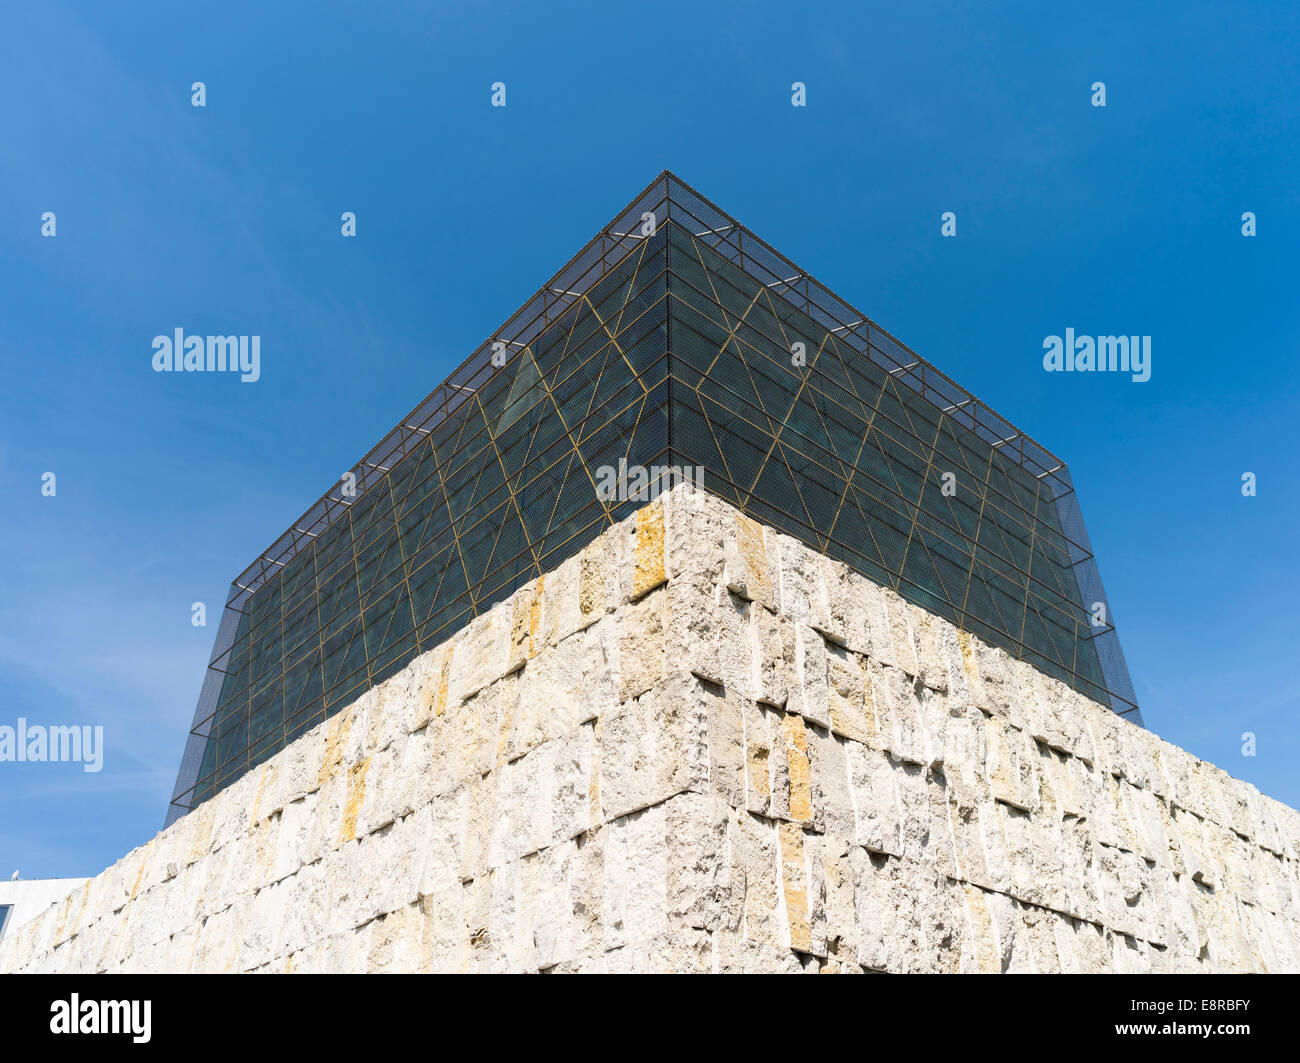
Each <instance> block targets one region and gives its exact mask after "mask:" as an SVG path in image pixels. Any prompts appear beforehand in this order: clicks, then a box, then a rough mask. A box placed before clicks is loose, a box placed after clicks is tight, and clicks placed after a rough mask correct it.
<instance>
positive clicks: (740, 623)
mask: <svg viewBox="0 0 1300 1063" xmlns="http://www.w3.org/2000/svg"><path fill="white" fill-rule="evenodd" d="M1298 858H1300V815H1297V813H1296V812H1295V811H1293V810H1292V809H1290V808H1287V807H1286V806H1284V805H1281V804H1279V803H1278V802H1276V801H1273V800H1271V799H1269V798H1267V797H1263V796H1261V795H1260V793H1259V792H1258V791H1257V790H1256V789H1255V788H1254V787H1252V786H1250V785H1248V784H1246V783H1242V782H1239V781H1237V780H1235V779H1233V778H1231V777H1229V776H1228V775H1227V774H1225V773H1224V772H1222V771H1220V770H1219V769H1218V768H1216V767H1214V766H1213V765H1211V764H1207V763H1205V762H1203V761H1199V760H1197V759H1196V758H1195V757H1193V756H1191V755H1189V754H1187V753H1185V752H1184V751H1183V750H1181V749H1178V748H1177V747H1175V746H1172V745H1170V744H1169V743H1167V742H1163V741H1161V740H1160V739H1159V738H1157V737H1155V736H1154V735H1152V734H1150V733H1149V732H1147V731H1144V730H1142V729H1140V728H1138V727H1135V726H1133V725H1130V724H1128V723H1126V722H1125V721H1124V720H1122V719H1120V718H1118V717H1116V716H1114V715H1113V714H1111V713H1110V712H1108V711H1107V710H1105V709H1103V708H1101V707H1100V706H1098V705H1096V704H1095V703H1093V702H1090V701H1088V700H1087V699H1086V698H1084V697H1082V696H1081V695H1079V694H1077V693H1075V692H1074V691H1072V690H1071V689H1069V688H1068V687H1066V686H1064V685H1063V684H1061V683H1059V682H1057V681H1055V680H1053V679H1049V678H1047V677H1045V676H1043V675H1041V674H1039V673H1037V672H1036V671H1034V670H1033V669H1032V668H1030V667H1028V666H1026V665H1023V664H1021V663H1020V662H1018V661H1015V660H1013V659H1012V658H1010V657H1009V656H1008V655H1007V654H1006V653H1004V652H1002V651H1001V650H997V649H993V648H991V647H988V646H986V645H984V644H983V643H981V642H980V640H979V639H977V638H973V637H970V636H968V635H966V634H964V633H961V632H958V631H957V630H956V629H955V628H954V627H952V626H951V625H949V624H947V623H946V622H944V621H941V620H939V619H937V618H935V617H933V616H930V615H929V614H926V613H924V612H923V611H921V610H919V609H916V608H915V607H913V606H911V605H908V604H907V603H905V602H904V601H903V600H902V599H901V598H899V597H898V596H897V595H895V594H893V593H892V592H888V591H883V590H881V589H880V588H878V587H877V586H875V585H874V584H872V583H870V582H869V581H868V580H866V579H864V578H863V577H861V576H858V575H857V574H855V573H852V572H850V571H849V570H848V569H847V568H846V567H845V566H843V565H841V564H839V563H837V562H833V561H830V560H828V559H826V558H825V557H822V556H820V555H818V554H816V553H815V552H813V551H812V550H810V549H809V548H807V547H806V546H804V545H802V544H801V543H799V542H797V541H795V540H793V539H790V538H788V537H786V536H782V535H778V534H776V533H775V532H774V531H773V530H772V529H764V528H762V527H760V526H759V525H757V524H755V523H753V522H752V521H750V520H748V519H747V518H745V517H743V516H741V515H740V514H739V513H737V512H736V511H735V510H734V509H732V508H730V507H728V506H726V505H724V504H723V503H721V502H720V501H718V500H716V499H714V498H711V497H709V496H705V495H703V494H700V493H697V492H692V491H690V490H687V489H685V488H678V489H676V490H674V491H673V492H672V493H671V494H670V495H669V496H668V497H667V498H665V499H663V500H661V501H660V502H657V503H655V504H653V505H650V506H647V507H645V508H643V509H641V510H640V511H639V512H638V513H636V514H635V515H634V517H633V518H631V519H629V520H628V521H625V522H624V523H623V524H620V525H618V526H617V527H615V528H613V529H611V530H610V531H609V532H607V533H606V534H605V535H603V536H601V537H600V538H599V539H598V540H597V541H596V542H594V543H592V544H591V546H589V547H588V548H587V549H586V550H585V551H583V552H582V554H580V555H579V556H577V557H574V558H572V559H570V560H569V561H567V562H565V563H564V564H562V565H561V566H559V567H558V568H557V569H556V570H555V571H553V572H551V573H548V574H547V575H546V576H544V577H542V578H541V579H539V580H537V581H536V582H535V583H533V584H531V585H529V586H528V587H525V588H522V589H521V590H520V591H519V592H517V593H516V594H515V595H514V596H513V597H511V598H510V599H509V600H507V601H506V602H503V603H501V604H500V605H499V606H497V607H496V608H494V609H493V610H491V611H490V612H489V613H487V614H486V615H484V616H481V617H479V618H478V619H476V620H475V621H474V622H473V623H472V624H471V625H470V626H469V627H468V628H466V629H465V630H463V631H461V632H460V633H458V634H457V635H455V636H453V637H452V638H451V639H450V640H449V641H448V642H447V643H446V644H444V645H443V646H442V647H439V648H438V649H436V650H433V651H431V652H429V653H427V654H425V655H424V656H422V657H420V658H419V659H418V660H416V661H415V662H413V663H412V664H411V666H410V667H408V668H407V669H406V670H405V671H403V672H402V673H400V674H398V675H396V676H394V677H393V678H392V679H390V680H389V681H388V682H386V683H385V684H383V685H382V686H380V687H377V688H376V689H374V690H372V691H370V692H369V693H367V694H366V695H365V696H364V697H362V698H361V699H359V700H358V701H357V702H356V703H355V704H353V705H352V706H350V707H349V708H348V709H347V710H345V711H344V712H342V713H340V714H339V715H337V716H335V717H334V718H332V719H330V720H328V721H326V722H325V723H323V724H322V725H321V726H320V727H318V728H316V729H315V730H314V731H312V732H311V733H309V734H307V735H305V736H303V737H302V738H301V739H299V740H298V741H297V742H295V743H294V744H293V745H292V746H290V747H289V748H287V749H285V750H284V751H283V752H281V753H280V754H279V755H277V756H276V757H275V758H273V759H272V760H270V761H268V762H267V763H266V764H264V765H263V766H261V767H260V768H259V769H257V770H255V771H253V772H251V773H249V774H248V775H247V776H245V777H244V778H243V779H242V780H241V781H239V782H238V783H236V784H235V785H234V786H232V787H231V788H229V789H227V790H226V791H224V792H223V793H221V794H219V795H218V796H217V797H216V798H214V799H212V800H211V801H209V802H207V803H206V804H204V805H202V806H200V807H199V808H198V809H197V810H196V811H195V812H193V813H192V814H190V815H189V816H186V817H185V818H184V819H181V820H180V821H178V822H177V823H175V824H173V825H172V826H171V827H170V828H168V829H167V830H165V831H163V832H162V833H161V834H159V835H158V836H157V837H155V838H154V839H153V840H152V841H150V842H149V843H148V844H146V845H144V846H142V847H141V848H139V849H136V850H135V851H133V852H132V853H130V854H129V855H127V856H126V857H124V858H123V859H122V860H121V861H119V862H118V863H117V864H115V865H114V866H113V867H111V868H109V869H108V870H107V871H105V872H104V873H103V874H101V875H100V876H98V877H97V878H95V879H92V880H91V881H90V882H88V883H87V884H86V885H85V887H84V888H82V889H80V890H77V891H76V892H74V893H73V894H72V895H70V896H69V897H68V898H67V899H66V900H65V901H64V902H63V903H62V904H61V905H60V906H58V907H57V908H55V909H51V911H50V912H49V913H47V914H45V915H43V916H41V917H40V918H38V919H37V920H35V921H34V922H33V923H30V924H28V925H27V926H25V927H23V928H21V929H20V930H19V931H18V932H17V933H15V934H14V935H13V936H12V937H11V938H10V939H8V940H6V941H5V942H4V943H3V944H0V970H12V969H16V968H20V969H27V970H42V971H49V970H54V971H132V970H168V971H261V970H277V971H353V970H372V971H426V970H453V971H456V970H460V971H479V970H522V971H532V970H539V969H550V970H558V971H577V970H594V971H600V970H619V971H627V970H676V971H699V970H703V971H709V970H714V971H739V970H749V971H752V970H762V971H799V970H811V971H816V970H826V971H858V970H888V971H1022V970H1023V971H1028V970H1039V971H1057V970H1065V971H1106V970H1119V971H1168V970H1179V971H1181V970H1269V971H1277V970H1291V971H1294V970H1297V969H1300V954H1298V948H1297V940H1298V937H1300V934H1298V931H1300V880H1298V876H1297V864H1298Z"/></svg>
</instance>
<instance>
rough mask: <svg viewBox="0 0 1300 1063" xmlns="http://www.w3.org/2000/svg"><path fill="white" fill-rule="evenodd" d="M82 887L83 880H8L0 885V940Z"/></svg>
mask: <svg viewBox="0 0 1300 1063" xmlns="http://www.w3.org/2000/svg"><path fill="white" fill-rule="evenodd" d="M85 884H86V879H84V878H40V879H31V880H30V881H29V880H27V879H17V878H16V879H10V880H9V881H7V882H0V938H4V937H5V936H7V935H8V934H11V933H13V932H14V931H15V930H17V929H18V928H19V927H20V926H22V925H23V924H24V923H27V922H30V921H31V920H32V919H35V918H36V917H37V916H38V915H40V914H41V913H42V912H43V911H45V909H47V908H49V907H50V906H51V905H53V904H57V903H58V902H59V901H61V900H63V898H64V897H66V896H67V895H68V894H69V893H71V892H72V891H73V890H75V889H78V888H79V887H81V886H84V885H85Z"/></svg>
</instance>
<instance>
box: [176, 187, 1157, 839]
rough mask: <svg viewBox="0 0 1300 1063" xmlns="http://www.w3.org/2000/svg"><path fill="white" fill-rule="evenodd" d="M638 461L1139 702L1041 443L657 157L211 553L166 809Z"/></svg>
mask: <svg viewBox="0 0 1300 1063" xmlns="http://www.w3.org/2000/svg"><path fill="white" fill-rule="evenodd" d="M656 468H657V469H659V470H663V469H677V470H679V471H681V470H690V472H691V475H695V476H697V477H698V483H699V486H701V487H703V488H704V489H705V490H707V491H709V492H711V493H714V494H716V495H718V496H720V497H721V498H723V499H724V500H726V501H727V502H729V503H731V504H732V505H733V506H736V507H737V508H739V509H740V510H742V511H743V512H744V513H746V514H748V515H749V516H751V517H753V518H754V519H756V520H758V521H760V522H762V523H763V524H766V525H770V526H772V527H774V528H776V529H778V530H779V531H781V532H784V533H787V534H789V535H792V536H795V537H797V538H799V539H800V540H802V541H803V542H805V543H807V544H808V545H810V546H812V547H813V548H814V549H816V550H817V551H819V552H821V553H823V554H825V555H827V556H829V557H831V558H834V559H836V560H838V561H841V562H843V563H845V564H847V565H849V566H850V567H851V568H853V569H855V570H856V571H857V572H859V573H862V574H864V575H866V576H868V577H869V578H870V579H872V580H874V581H875V582H877V583H878V584H880V585H882V586H885V587H888V588H891V589H893V590H895V591H896V592H897V593H898V594H900V595H901V596H902V597H904V598H905V599H907V600H909V601H911V602H912V603H914V604H916V605H918V606H920V607H922V608H924V609H926V610H928V611H929V612H931V613H933V614H936V615H938V616H940V617H943V618H945V619H946V620H949V621H951V622H952V623H954V624H956V625H958V626H959V627H960V628H962V629H964V630H966V631H969V632H971V633H974V634H976V635H978V636H979V637H980V638H981V639H983V640H985V641H987V642H988V643H991V644H993V645H995V646H998V647H1001V648H1002V649H1005V650H1007V651H1008V652H1010V653H1011V654H1013V655H1014V656H1015V657H1018V658H1021V659H1023V660H1025V661H1028V662H1030V663H1032V664H1033V665H1034V667H1036V668H1037V669H1039V670H1041V671H1042V672H1045V673H1047V674H1049V675H1051V676H1054V677H1056V678H1058V679H1061V680H1062V681H1064V682H1066V683H1068V684H1069V685H1070V686H1072V687H1074V688H1075V689H1076V690H1079V691H1081V692H1082V693H1084V694H1086V695H1088V696H1089V697H1091V698H1093V699H1095V700H1097V701H1100V702H1102V703H1103V704H1105V705H1107V706H1109V707H1110V708H1111V709H1113V710H1114V711H1115V712H1117V713H1120V714H1123V715H1126V716H1127V717H1128V718H1129V719H1130V720H1134V721H1138V720H1139V717H1138V710H1137V705H1136V699H1135V697H1134V693H1133V688H1132V684H1131V682H1130V680H1129V676H1128V672H1127V669H1126V667H1125V664H1124V659H1123V655H1122V653H1121V650H1120V646H1119V641H1118V637H1117V635H1116V632H1115V628H1114V624H1113V616H1114V611H1113V609H1112V608H1111V607H1110V605H1109V603H1108V602H1107V599H1106V596H1105V593H1104V591H1103V589H1102V584H1101V580H1100V577H1099V575H1098V571H1097V566H1096V564H1095V561H1094V558H1093V554H1092V550H1091V548H1090V546H1089V542H1088V535H1087V531H1086V529H1085V527H1084V523H1083V519H1082V515H1081V511H1080V507H1079V502H1078V498H1077V495H1076V493H1075V491H1074V488H1073V485H1072V483H1071V481H1070V476H1069V472H1068V470H1067V468H1066V465H1065V463H1064V462H1063V461H1062V460H1061V459H1059V458H1057V457H1056V456H1055V455H1053V454H1052V453H1051V452H1050V451H1048V450H1047V449H1046V448H1044V447H1042V446H1041V445H1039V444H1038V443H1036V442H1034V441H1033V440H1032V439H1030V438H1028V437H1027V436H1025V435H1024V434H1023V433H1022V432H1020V431H1019V430H1017V429H1016V428H1015V427H1014V426H1013V425H1012V424H1011V423H1010V422H1009V421H1007V420H1005V419H1003V418H1002V417H1000V416H999V415H997V414H995V413H994V412H993V411H992V410H990V409H989V408H988V407H987V406H985V405H984V404H983V403H981V402H980V401H979V400H978V399H976V398H975V397H974V396H973V395H971V394H970V393H969V392H967V391H965V390H964V389H963V388H961V387H960V386H959V385H958V384H956V383H955V382H954V381H952V380H951V379H950V378H949V377H947V376H946V375H944V374H943V373H942V372H940V371H939V370H938V369H936V368H935V367H934V366H932V365H931V364H930V363H929V362H927V361H925V360H924V359H922V358H920V357H919V356H918V355H916V354H915V353H914V352H912V351H911V350H909V349H908V348H907V347H906V346H904V345H903V344H902V343H900V342H899V341H898V340H896V339H895V338H894V337H893V336H891V335H890V334H889V333H887V332H885V331H884V330H883V329H881V328H880V327H879V326H878V325H876V324H875V323H874V322H872V321H871V320H869V319H868V318H867V317H866V315H865V314H863V313H862V312H861V311H859V310H856V309H855V308H854V307H853V306H851V305H850V304H849V303H847V302H846V301H844V300H843V299H841V298H840V297H838V296H836V295H834V294H833V293H832V292H831V291H829V290H828V289H827V288H825V287H824V286H823V285H821V284H820V283H819V282H818V281H816V280H814V279H813V278H812V277H811V276H810V275H809V274H808V273H806V272H805V271H804V270H802V269H800V268H799V267H798V266H795V265H794V264H793V263H791V262H790V261H789V260H788V259H786V258H784V257H783V256H782V255H780V254H779V253H778V252H777V251H775V250H773V249H772V248H771V247H769V246H768V245H767V244H766V243H764V242H763V241H762V240H761V239H760V238H759V237H757V236H755V235H754V234H753V233H752V232H750V231H749V230H748V229H746V228H744V227H743V226H742V225H740V224H739V223H738V222H737V221H736V220H735V219H733V218H731V217H730V216H729V215H727V214H725V213H724V212H723V211H722V210H720V209H719V208H718V207H716V206H714V205H713V204H712V203H710V202H709V201H708V200H706V199H704V198H703V197H702V196H701V195H700V194H699V193H697V192H695V191H694V190H693V189H691V188H690V187H689V186H688V185H686V184H685V183H684V182H682V181H681V180H679V179H678V178H677V177H675V176H674V175H672V174H671V173H667V172H665V173H663V174H661V175H660V176H659V177H657V178H656V179H655V180H654V181H653V182H652V183H651V184H650V186H649V187H648V188H646V189H645V190H644V191H643V192H641V193H640V195H638V196H637V197H636V198H635V199H634V200H633V201H632V202H631V203H630V204H629V205H628V206H627V207H626V208H625V209H624V210H623V211H621V212H620V213H619V215H618V216H617V217H616V218H615V219H614V220H613V221H612V222H611V223H610V224H609V225H608V226H607V227H606V228H605V229H604V230H602V231H601V232H600V233H598V234H597V235H596V237H595V238H594V239H593V240H592V241H591V242H590V243H588V244H587V246H586V247H584V248H583V249H582V250H581V251H580V252H579V253H578V254H577V255H576V256H575V257H574V258H573V259H571V260H570V261H569V263H568V264H567V265H565V266H564V268H563V269H561V270H560V271H559V272H558V273H557V274H556V275H555V276H554V277H553V278H551V280H549V281H548V282H547V283H546V284H545V285H544V286H543V287H542V288H541V289H540V290H539V291H537V292H536V293H535V294H534V295H533V296H532V297H531V298H530V299H529V300H528V301H527V302H526V303H525V304H524V305H523V307H521V308H520V310H519V311H518V312H517V313H516V314H515V315H514V316H513V317H511V318H510V319H509V320H508V321H507V322H505V323H504V324H503V325H502V326H501V327H500V328H499V329H498V330H497V331H496V332H494V333H493V334H492V335H491V336H489V337H488V338H487V339H486V340H485V341H484V343H483V345H482V346H481V347H480V348H479V349H478V350H477V351H475V352H474V354H473V355H471V357H470V358H469V359H468V360H466V361H465V362H464V363H463V364H462V365H461V366H460V367H459V368H458V369H457V370H456V371H455V372H454V373H452V375H451V376H450V377H449V378H448V380H447V381H446V382H444V383H443V384H441V385H440V386H439V387H437V388H436V389H435V390H434V391H433V392H432V394H430V395H429V396H428V397H427V398H425V399H424V400H423V401H422V402H421V403H420V404H419V405H418V406H416V408H415V409H414V410H412V411H411V413H410V414H409V415H408V416H407V417H405V418H403V419H402V421H401V423H400V424H398V425H397V426H396V427H395V428H394V429H393V430H392V431H391V432H389V433H388V434H387V435H386V436H385V437H384V438H383V440H382V441H381V442H380V443H379V444H378V445H377V446H376V447H375V448H374V449H373V450H372V451H371V452H370V453H369V454H367V455H366V456H365V457H364V458H363V459H362V460H361V461H360V462H358V463H357V465H356V466H355V467H354V469H353V470H352V474H351V475H350V476H348V477H344V478H343V480H341V481H340V483H339V484H337V485H335V487H334V488H332V489H331V490H330V491H329V492H328V493H327V494H326V495H324V496H323V497H322V498H321V499H320V500H319V501H317V502H316V504H315V505H313V506H312V507H311V508H310V509H309V510H308V511H307V512H306V513H305V514H303V516H302V517H301V518H300V519H299V520H297V521H295V522H294V523H293V525H292V526H291V527H290V528H289V529H288V530H286V531H285V532H284V533H283V534H282V535H281V536H280V537H279V538H277V539H276V540H275V542H274V543H273V544H272V545H271V547H270V548H269V549H268V550H267V551H266V552H265V553H264V554H262V556H261V557H259V558H258V559H257V560H256V561H254V562H253V564H252V565H250V566H249V567H248V568H247V569H246V570H245V571H244V572H243V573H242V574H241V575H240V576H239V577H238V578H237V579H236V580H235V581H234V583H233V584H232V586H231V590H230V594H229V598H228V600H227V603H226V609H225V612H224V615H223V617H222V621H221V624H220V627H219V630H218V632H217V637H216V645H215V648H214V651H213V655H212V660H211V663H210V665H209V667H208V672H207V676H206V680H205V682H204V685H203V690H202V693H201V695H200V698H199V704H198V708H197V710H196V712H195V717H194V723H193V726H192V728H191V733H190V738H189V741H188V743H187V746H186V750H185V753H184V757H183V759H182V763H181V768H180V772H179V776H178V780H177V784H176V789H175V793H174V795H173V797H172V801H171V805H170V809H169V813H168V822H169V823H170V822H171V821H173V820H174V819H176V818H177V817H179V816H181V815H184V814H185V813H186V812H187V811H189V810H190V809H191V808H193V807H194V806H196V805H197V804H199V803H201V802H203V801H205V800H207V799H208V798H210V797H212V796H213V795H214V794H215V793H217V792H218V791H220V790H221V789H223V788H224V787H226V786H228V785H229V784H230V783H231V782H233V781H234V780H235V779H237V778H239V777H240V776H241V775H242V774H244V773H245V772H247V771H248V770H249V769H250V768H251V767H253V766H255V765H257V764H259V763H261V762H262V761H265V760H266V759H267V758H269V757H270V756H272V755H273V754H275V753H276V752H277V751H279V750H280V749H282V748H284V747H285V746H286V745H287V744H288V743H290V742H292V741H293V740H294V739H295V738H296V737H298V736H300V735H302V734H304V733H305V732H306V731H308V730H309V729H310V728H312V727H314V726H315V725H316V724H318V723H320V722H321V720H323V719H325V718H327V717H329V716H330V715H332V714H333V713H335V712H337V711H339V710H340V709H342V708H343V707H344V706H345V705H347V704H348V703H349V702H351V701H353V700H355V699H356V697H357V696H358V695H359V694H361V693H362V692H364V691H365V690H366V689H367V688H369V687H371V686H374V685H375V684H378V683H380V682H382V681H383V680H384V679H385V678H387V677H389V676H391V675H393V674H394V673H396V672H397V671H399V670H400V669H402V668H403V667H404V666H405V665H406V664H408V663H409V662H410V661H411V660H412V659H413V658H414V657H416V656H417V655H418V654H420V653H421V652H423V651H425V650H428V649H431V648H433V647H434V646H436V645H438V644H439V643H441V642H443V641H445V640H446V639H447V638H448V637H449V636H450V635H452V634H453V633H454V632H456V631H457V630H459V629H460V628H462V627H464V626H465V625H466V624H467V623H468V622H469V621H470V620H471V619H473V618H474V617H475V616H477V615H479V614H480V613H482V612H484V611H485V610H487V609H488V608H490V607H491V606H492V605H493V604H494V603H496V602H499V601H501V600H502V599H504V598H505V597H507V596H508V595H510V594H511V592H513V591H515V590H516V589H517V588H519V587H520V586H522V585H523V584H524V583H526V582H527V581H529V580H532V579H535V578H536V577H538V576H539V575H542V574H543V573H546V572H547V571H549V570H552V569H554V568H555V567H556V566H557V565H558V564H559V563H560V562H561V561H563V560H564V559H566V558H568V557H570V556H572V555H573V554H575V553H577V552H578V551H579V550H581V549H582V547H584V546H585V545H586V544H588V543H589V542H591V541H592V540H593V539H595V538H596V536H597V535H599V534H600V533H601V532H602V531H604V530H606V529H608V528H610V527H611V526H612V525H613V524H614V523H616V522H618V521H620V520H622V519H623V518H625V517H627V516H628V515H629V514H630V513H631V512H632V511H634V510H635V509H637V508H638V507H639V506H640V505H642V504H644V502H645V501H646V500H647V498H648V497H649V494H650V492H645V491H640V490H639V489H640V488H641V487H642V486H643V481H642V480H640V479H639V478H638V476H637V470H638V469H645V470H651V471H652V473H653V470H655V469H656ZM696 470H698V472H696ZM620 481H621V482H622V483H623V484H624V485H625V486H626V487H630V489H631V490H630V491H628V490H617V489H615V490H613V491H610V490H607V488H608V487H609V486H610V484H611V482H614V484H615V487H616V488H617V484H618V483H619V482H620Z"/></svg>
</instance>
